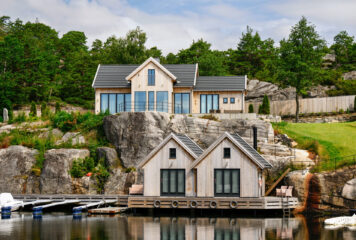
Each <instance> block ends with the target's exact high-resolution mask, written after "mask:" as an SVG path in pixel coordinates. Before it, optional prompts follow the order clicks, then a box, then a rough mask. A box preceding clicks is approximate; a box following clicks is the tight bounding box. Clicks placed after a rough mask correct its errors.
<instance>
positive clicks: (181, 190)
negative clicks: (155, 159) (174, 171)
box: [178, 171, 185, 193]
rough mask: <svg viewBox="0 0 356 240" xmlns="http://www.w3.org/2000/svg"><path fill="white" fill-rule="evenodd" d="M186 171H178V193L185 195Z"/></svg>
mask: <svg viewBox="0 0 356 240" xmlns="http://www.w3.org/2000/svg"><path fill="white" fill-rule="evenodd" d="M184 175H185V171H178V193H184Z"/></svg>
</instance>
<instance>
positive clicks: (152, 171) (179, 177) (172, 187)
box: [138, 133, 203, 196]
mask: <svg viewBox="0 0 356 240" xmlns="http://www.w3.org/2000/svg"><path fill="white" fill-rule="evenodd" d="M202 153H203V150H202V149H201V148H200V147H199V146H198V144H196V143H195V142H194V141H193V140H191V139H190V138H189V137H188V136H186V135H180V134H175V133H171V134H170V135H168V136H167V137H166V138H165V139H164V140H163V141H162V143H161V144H159V145H158V146H157V147H156V148H155V149H153V151H152V152H151V153H150V154H149V155H148V156H147V157H146V158H145V159H143V161H141V162H140V164H139V165H138V167H139V168H143V169H144V189H143V195H144V196H195V195H196V186H195V182H196V179H195V177H196V176H194V175H193V172H192V171H190V166H191V165H192V163H193V161H194V160H195V159H197V158H198V157H199V156H200V155H201V154H202Z"/></svg>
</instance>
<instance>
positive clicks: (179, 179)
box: [161, 169, 185, 195]
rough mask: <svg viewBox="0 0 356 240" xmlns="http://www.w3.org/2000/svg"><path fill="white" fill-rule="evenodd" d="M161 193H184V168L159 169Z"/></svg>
mask: <svg viewBox="0 0 356 240" xmlns="http://www.w3.org/2000/svg"><path fill="white" fill-rule="evenodd" d="M161 195H185V169H161Z"/></svg>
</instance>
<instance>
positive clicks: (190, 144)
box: [174, 133, 203, 157]
mask: <svg viewBox="0 0 356 240" xmlns="http://www.w3.org/2000/svg"><path fill="white" fill-rule="evenodd" d="M174 135H175V136H176V137H177V138H178V139H179V140H180V141H181V142H182V143H183V144H184V145H185V146H186V147H187V148H189V149H190V150H191V151H192V152H194V153H195V155H197V156H198V157H199V156H200V155H201V154H202V153H203V150H202V149H201V148H200V147H199V146H198V144H196V143H195V142H194V141H193V140H192V139H190V138H189V137H188V136H187V135H181V134H176V133H174Z"/></svg>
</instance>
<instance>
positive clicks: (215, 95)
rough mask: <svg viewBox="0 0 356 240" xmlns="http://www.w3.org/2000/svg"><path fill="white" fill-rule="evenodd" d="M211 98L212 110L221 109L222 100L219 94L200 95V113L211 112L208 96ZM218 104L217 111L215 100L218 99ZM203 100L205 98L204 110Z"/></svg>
mask: <svg viewBox="0 0 356 240" xmlns="http://www.w3.org/2000/svg"><path fill="white" fill-rule="evenodd" d="M209 95H210V96H211V110H219V107H220V103H219V99H220V95H219V94H205V93H204V94H200V113H207V114H209V113H210V112H208V105H209V104H208V96H209ZM216 97H217V99H216V103H217V106H216V109H215V108H214V98H216ZM203 98H205V101H204V102H205V106H204V107H205V108H203V106H202V102H203V100H202V99H203Z"/></svg>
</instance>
